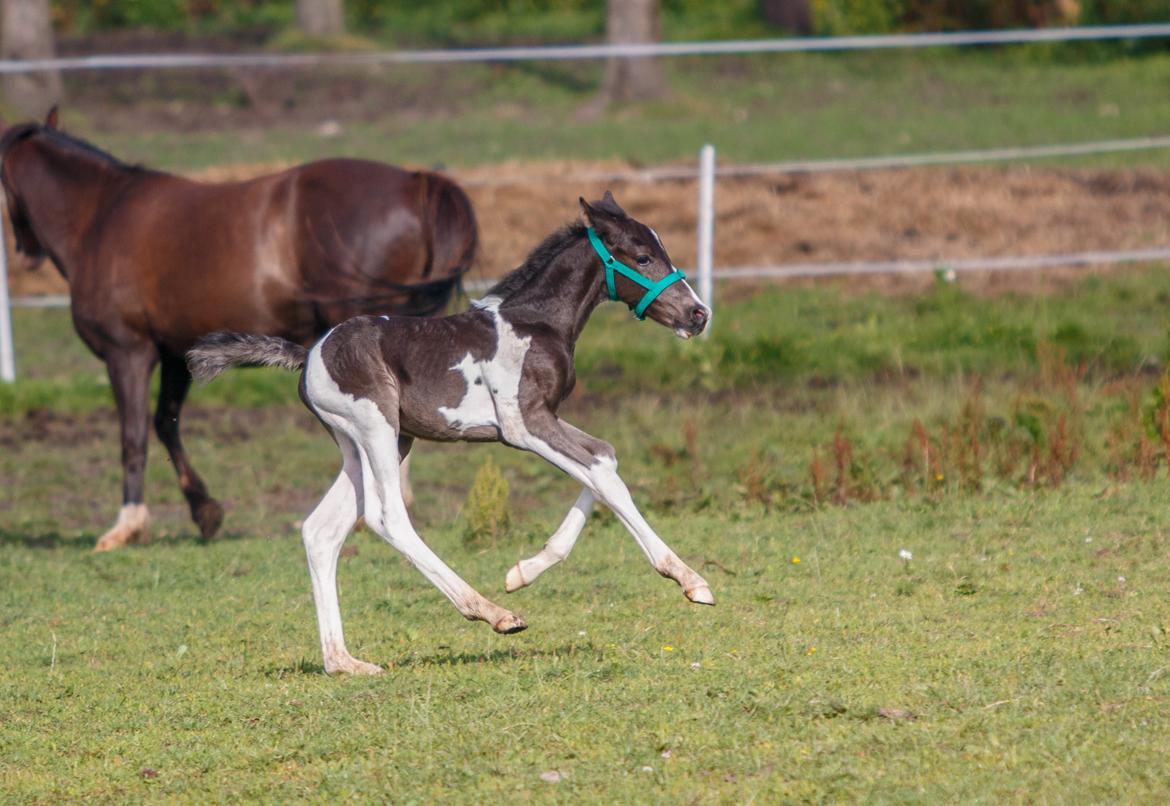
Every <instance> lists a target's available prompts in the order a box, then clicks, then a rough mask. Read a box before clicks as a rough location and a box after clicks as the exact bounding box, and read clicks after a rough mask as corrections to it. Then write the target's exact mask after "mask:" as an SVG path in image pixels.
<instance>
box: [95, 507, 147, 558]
mask: <svg viewBox="0 0 1170 806" xmlns="http://www.w3.org/2000/svg"><path fill="white" fill-rule="evenodd" d="M149 525H150V515H149V513H148V512H147V510H146V505H145V504H125V505H123V506H122V510H121V511H120V512H119V513H118V522H117V523H115V524H114V526H113V528H111V529H110V530H109V531H108V532H106V533H105V534H104V535H102V536H101V537H100V538H99V539H98V542H97V544H96V545H95V546H94V547H93V550H94V551H113V550H114V549H120V548H122V547H123V546H131V545H134V544H136V543H146V542H148V541H149V539H150V532H149V531H148V527H149Z"/></svg>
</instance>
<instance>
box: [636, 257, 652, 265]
mask: <svg viewBox="0 0 1170 806" xmlns="http://www.w3.org/2000/svg"><path fill="white" fill-rule="evenodd" d="M634 260H635V261H637V263H638V265H639V266H649V265H650V256H649V255H638V256H637V257H636V258H634Z"/></svg>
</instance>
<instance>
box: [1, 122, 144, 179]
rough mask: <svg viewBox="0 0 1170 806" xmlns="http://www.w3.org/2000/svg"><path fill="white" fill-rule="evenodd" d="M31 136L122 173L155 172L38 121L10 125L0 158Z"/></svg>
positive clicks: (3, 136)
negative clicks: (123, 160) (124, 160)
mask: <svg viewBox="0 0 1170 806" xmlns="http://www.w3.org/2000/svg"><path fill="white" fill-rule="evenodd" d="M32 137H37V138H39V139H43V140H45V141H46V142H47V143H49V144H50V145H53V146H55V147H57V148H58V149H61V150H63V151H68V152H70V153H73V154H78V155H80V156H83V157H87V158H89V159H93V160H96V161H98V162H100V163H102V164H103V165H105V166H107V167H109V168H113V169H114V170H117V171H122V172H124V173H157V172H156V171H153V170H151V169H150V168H145V167H143V166H142V165H137V164H130V163H127V162H122V160H120V159H118V158H117V157H115V156H114V155H113V154H110V153H108V152H106V151H102V150H101V149H100V148H98V147H97V146H95V145H94V144H93V143H89V142H86V141H85V140H82V139H81V138H80V137H74V136H73V135H71V134H67V133H66V132H63V131H62V130H60V129H55V128H50V127H48V126H44V125H42V124H40V123H18V124H16V125H15V126H10V127H9V128H8V130H7V131H6V132H4V134H3V135H2V136H0V159H3V157H4V156H5V155H6V154H7V153H8V149H10V148H11V147H12V146H13V145H15V144H16V143H19V142H21V141H22V140H28V139H30V138H32Z"/></svg>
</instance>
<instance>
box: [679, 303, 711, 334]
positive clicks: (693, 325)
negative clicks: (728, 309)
mask: <svg viewBox="0 0 1170 806" xmlns="http://www.w3.org/2000/svg"><path fill="white" fill-rule="evenodd" d="M710 321H711V310H710V309H709V308H708V307H707V306H706V305H702V304H697V305H695V306H694V307H692V308H691V310H690V312H689V313H688V314H687V316H686V318H684V319H683V320H682V321H680V322H678V323H677V324H676V325H675V328H674V332H675V333H677V334H678V335H679V336H681V337H682V338H684V339H689V338H691V337H692V336H697V335H699V334H700V333H702V332H703V330H704V329H705V328H706V327H707V323H708V322H710Z"/></svg>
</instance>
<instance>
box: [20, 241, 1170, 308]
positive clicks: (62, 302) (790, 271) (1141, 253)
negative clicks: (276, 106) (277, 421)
mask: <svg viewBox="0 0 1170 806" xmlns="http://www.w3.org/2000/svg"><path fill="white" fill-rule="evenodd" d="M1160 261H1166V262H1170V246H1156V247H1150V248H1148V249H1120V250H1117V251H1103V252H1062V253H1056V254H1047V255H1000V256H995V257H958V258H927V259H921V260H874V261H847V262H834V263H790V264H787V265H783V266H726V267H723V268H717V269H715V270H714V271H713V272H712V274H713V276H714V278H715V279H716V280H720V281H727V280H753V279H760V280H766V279H773V280H775V279H780V280H788V279H799V278H805V277H848V276H858V275H867V274H927V273H933V272H937V271H946V270H951V271H954V272H956V273H958V272H971V271H1031V270H1036V269H1053V268H1075V267H1083V266H1111V265H1120V264H1125V263H1156V262H1160ZM498 279H499V278H479V277H473V278H469V279H467V280H465V281H464V283H463V287H464V288H465V289H467V290H468V291H472V292H481V291H486V290H487V289H489V288H490V287H491V286H492V285H493V284H495V283H496V282H497V281H498ZM12 307H14V308H68V307H69V297H68V296H66V295H63V294H62V295H44V296H34V297H13V298H12Z"/></svg>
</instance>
